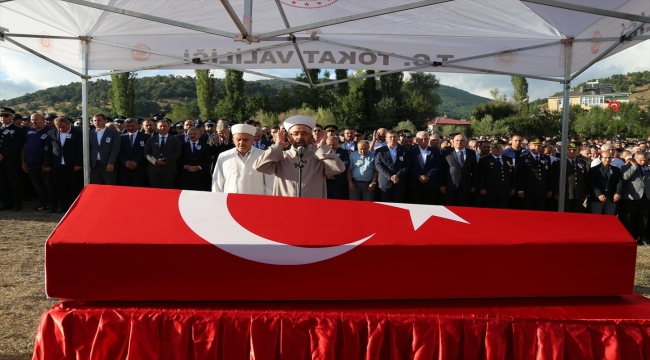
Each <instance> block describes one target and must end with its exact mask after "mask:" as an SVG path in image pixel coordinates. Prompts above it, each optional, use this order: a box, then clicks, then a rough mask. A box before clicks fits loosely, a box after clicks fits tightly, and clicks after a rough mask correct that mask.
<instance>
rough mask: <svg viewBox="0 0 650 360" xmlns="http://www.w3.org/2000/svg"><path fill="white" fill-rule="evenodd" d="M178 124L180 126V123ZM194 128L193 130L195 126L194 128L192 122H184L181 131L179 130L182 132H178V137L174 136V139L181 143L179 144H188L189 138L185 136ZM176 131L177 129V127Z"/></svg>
mask: <svg viewBox="0 0 650 360" xmlns="http://www.w3.org/2000/svg"><path fill="white" fill-rule="evenodd" d="M179 124H181V123H179ZM177 126H178V125H177ZM194 128H195V126H194V121H192V120H185V122H183V123H182V130H180V131H182V132H179V133H178V135H176V137H177V138H178V140H180V141H181V143H185V142H188V141H190V138H189V136H188V135H187V132H188V131H189V130H190V129H194ZM177 129H178V127H177Z"/></svg>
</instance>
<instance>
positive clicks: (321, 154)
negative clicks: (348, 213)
mask: <svg viewBox="0 0 650 360" xmlns="http://www.w3.org/2000/svg"><path fill="white" fill-rule="evenodd" d="M314 126H316V120H314V119H313V118H311V117H309V116H305V115H295V116H292V117H290V118H288V119H287V120H285V121H284V129H281V130H280V132H279V133H278V135H277V141H276V143H275V144H273V145H272V146H271V147H270V148H269V150H267V151H265V152H264V154H262V156H260V157H259V158H258V159H257V160H256V161H255V165H254V167H255V169H256V170H257V171H260V172H263V173H265V174H269V175H271V174H273V175H275V181H274V182H273V195H280V196H298V186H299V185H298V169H297V168H296V165H295V164H296V163H298V160H299V156H298V152H297V150H298V149H299V148H300V147H302V148H303V149H304V155H303V160H304V168H303V169H302V184H300V185H301V186H302V197H311V198H322V199H325V198H327V184H326V182H325V180H326V179H327V178H331V177H333V176H334V175H337V174H340V173H342V172H344V171H345V165H344V164H343V162H342V161H341V159H339V157H338V156H337V155H336V152H335V151H334V150H332V148H330V147H329V146H328V145H327V144H325V138H323V139H321V141H319V142H318V143H317V144H316V146H313V145H311V144H312V129H313V128H314ZM289 145H291V148H289V149H288V150H286V151H282V149H283V148H285V147H287V146H289Z"/></svg>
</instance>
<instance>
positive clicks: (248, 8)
mask: <svg viewBox="0 0 650 360" xmlns="http://www.w3.org/2000/svg"><path fill="white" fill-rule="evenodd" d="M243 23H244V28H245V29H246V32H248V33H249V34H252V33H253V0H244V21H243Z"/></svg>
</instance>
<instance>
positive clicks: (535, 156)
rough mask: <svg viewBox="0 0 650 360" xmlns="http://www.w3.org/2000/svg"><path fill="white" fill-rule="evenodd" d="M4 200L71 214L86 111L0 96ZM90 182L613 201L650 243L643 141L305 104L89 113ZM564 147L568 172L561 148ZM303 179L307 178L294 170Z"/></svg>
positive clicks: (419, 200) (480, 199) (419, 199)
mask: <svg viewBox="0 0 650 360" xmlns="http://www.w3.org/2000/svg"><path fill="white" fill-rule="evenodd" d="M0 114H1V115H2V126H1V127H0V189H2V192H1V194H0V209H2V210H9V209H13V210H16V211H20V210H22V200H23V188H25V189H30V188H31V189H33V193H34V195H35V197H36V198H37V199H38V204H37V206H35V207H34V208H33V210H35V211H44V212H45V211H49V212H51V213H54V214H62V213H65V211H67V209H68V208H69V206H70V205H71V204H72V202H73V201H74V199H75V198H76V197H77V196H78V194H79V192H80V191H81V189H82V188H83V171H82V169H83V141H82V140H83V133H82V123H81V121H83V120H82V119H77V121H74V122H73V121H72V120H70V119H68V118H65V117H54V116H49V115H45V116H44V115H42V114H33V115H31V116H30V117H25V118H23V117H21V116H20V115H17V114H15V112H14V111H13V110H12V109H10V108H6V107H5V108H0ZM90 128H91V129H90V132H89V150H88V151H89V157H90V169H89V170H90V183H92V184H106V185H125V186H148V187H155V188H177V189H184V190H198V191H219V192H229V193H248V194H265V195H280V196H297V195H300V196H304V197H317V198H330V199H342V200H343V199H350V200H362V201H384V202H403V203H416V204H430V205H452V206H474V207H486V208H503V209H507V208H511V209H525V210H544V211H555V210H557V208H558V201H559V199H560V196H559V192H560V183H561V182H564V183H565V196H564V201H565V202H564V210H565V211H569V212H591V213H596V214H608V215H616V216H618V217H619V219H620V220H621V222H622V223H623V224H624V225H625V227H626V228H627V230H628V231H629V232H630V234H631V235H632V236H633V237H634V238H635V239H636V240H637V242H638V243H639V244H646V245H650V229H649V224H648V217H649V214H650V191H649V192H645V186H646V185H648V186H649V188H650V173H649V171H650V169H649V168H648V157H647V154H646V150H647V146H648V142H650V138H649V139H648V142H646V141H643V140H640V141H639V140H635V141H629V142H628V141H624V140H621V139H620V138H618V137H617V138H615V139H612V140H600V139H592V140H587V141H585V142H583V143H581V142H579V141H577V140H576V139H572V140H570V141H569V142H568V144H566V146H563V144H561V143H560V142H559V141H556V139H554V138H543V137H532V138H529V139H524V137H523V136H521V135H518V134H513V135H512V136H509V137H504V138H494V137H489V138H488V137H478V138H472V139H468V138H467V137H466V136H465V135H463V134H456V135H453V136H444V137H440V136H438V135H436V134H433V135H430V134H429V133H428V132H426V131H419V132H417V133H415V134H413V133H411V132H409V131H406V130H402V131H394V130H388V129H385V128H381V129H377V130H375V131H373V132H372V133H371V134H367V135H366V134H363V132H361V131H359V130H358V129H354V128H345V129H341V130H340V131H339V129H338V128H337V127H336V126H335V125H328V126H321V125H319V124H317V123H316V121H315V120H314V119H312V118H310V117H308V116H302V115H297V116H293V117H290V118H289V119H287V120H286V121H285V122H284V123H283V124H282V125H281V126H276V127H268V126H262V125H261V124H260V123H259V122H257V121H255V120H249V121H246V122H245V123H244V124H235V123H234V122H232V121H228V120H226V119H219V120H217V121H213V120H206V121H205V122H204V121H201V120H196V121H193V120H186V121H184V122H179V123H177V124H172V122H171V121H170V120H169V119H167V118H165V117H164V115H163V114H157V115H155V116H153V117H152V118H151V119H140V118H124V117H116V118H113V119H110V118H108V117H106V116H104V115H102V114H96V115H94V116H93V117H92V124H91V125H90ZM563 151H564V152H566V156H567V159H568V161H567V164H566V171H565V174H564V178H563V179H561V178H560V176H561V175H562V172H561V168H560V161H559V159H560V153H561V152H563ZM299 171H300V172H301V182H298V172H299Z"/></svg>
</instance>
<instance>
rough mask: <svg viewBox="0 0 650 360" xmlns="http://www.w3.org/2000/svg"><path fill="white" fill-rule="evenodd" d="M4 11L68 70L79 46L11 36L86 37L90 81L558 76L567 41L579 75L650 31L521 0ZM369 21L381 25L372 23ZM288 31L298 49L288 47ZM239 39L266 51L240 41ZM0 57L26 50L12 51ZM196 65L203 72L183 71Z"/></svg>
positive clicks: (21, 5) (94, 5)
mask: <svg viewBox="0 0 650 360" xmlns="http://www.w3.org/2000/svg"><path fill="white" fill-rule="evenodd" d="M530 1H534V2H548V3H553V2H556V3H557V1H555V0H530ZM276 3H277V4H276ZM564 4H569V6H589V7H592V8H595V9H596V10H601V11H604V12H612V11H615V12H616V13H624V14H627V15H629V16H628V17H630V16H632V18H634V16H635V15H636V18H642V19H645V17H647V15H645V14H650V2H648V1H647V0H566V2H565V3H564ZM278 5H280V6H278ZM247 6H250V8H249V9H250V10H249V11H248V12H247V11H246V8H247ZM229 8H230V9H231V12H229V11H228V10H229ZM279 8H281V9H282V12H284V14H286V23H285V21H284V20H285V19H283V17H282V14H281V11H280V9H279ZM0 9H1V11H0V26H1V27H3V28H5V29H7V31H6V34H7V35H9V36H8V38H10V39H11V40H14V41H18V42H19V43H20V44H22V45H24V46H26V47H27V48H30V49H32V50H34V51H35V52H36V53H39V54H41V55H44V56H46V57H48V58H50V59H52V60H54V61H56V62H59V63H61V64H64V65H67V66H72V67H77V68H81V66H82V63H81V56H80V51H81V50H80V49H81V47H80V46H79V41H76V40H66V39H52V38H38V37H36V38H20V37H14V36H13V34H29V35H33V36H44V35H49V36H64V37H66V36H67V37H72V38H78V37H80V36H82V37H90V38H91V41H90V49H89V63H88V68H89V69H90V70H110V69H119V70H129V69H139V68H145V67H146V68H155V67H161V66H164V65H167V66H165V67H166V68H169V69H191V68H235V69H240V70H244V69H249V70H250V69H283V68H285V69H296V68H301V67H302V64H301V59H300V56H298V55H302V58H303V61H304V62H305V67H307V68H336V69H339V68H340V69H375V70H384V71H398V70H418V71H449V72H479V71H482V72H494V73H503V74H518V75H522V76H529V77H535V76H537V77H562V76H564V68H565V62H564V56H565V52H564V49H565V45H564V43H563V42H565V40H566V39H568V38H573V50H572V54H571V55H572V58H571V69H572V70H573V72H576V71H578V70H579V69H582V68H584V67H586V66H588V65H590V63H591V62H592V61H594V60H598V58H599V57H602V56H603V55H604V54H606V55H605V56H609V55H612V54H614V53H616V52H619V51H622V50H624V49H625V48H627V47H630V46H632V45H634V44H637V43H638V42H640V41H642V40H633V41H629V42H626V43H624V44H621V45H620V46H618V47H616V48H615V49H614V50H613V51H611V52H609V53H606V52H607V50H609V48H610V46H612V45H614V44H617V43H619V42H620V41H619V39H620V37H621V35H625V34H626V32H631V31H633V30H634V29H637V28H638V29H639V31H637V32H636V35H643V34H644V33H646V32H648V33H650V24H642V23H637V22H635V21H633V20H625V19H621V18H616V17H607V16H603V15H596V14H590V13H584V12H579V11H574V10H568V9H562V8H558V7H553V6H547V5H541V4H537V3H533V2H522V1H518V0H454V1H449V0H424V1H413V0H374V1H352V0H317V1H310V0H301V1H298V0H277V1H272V0H267V1H255V2H253V1H252V0H232V1H230V2H228V1H226V0H222V1H221V2H219V1H207V0H138V1H132V0H93V1H86V0H13V1H5V2H2V3H0ZM383 9H389V10H392V12H391V11H387V10H383ZM404 9H406V10H404ZM377 13H381V14H383V15H379V16H370V15H375V14H377ZM248 14H250V15H251V16H250V17H249V16H248ZM231 15H233V16H234V18H235V19H237V20H235V21H234V20H233V16H231ZM357 18H359V19H357ZM247 19H252V20H251V21H250V22H248V21H247ZM350 19H353V20H352V21H344V20H350ZM314 23H316V25H310V24H314ZM331 23H334V24H332V25H328V24H331ZM287 24H288V26H290V27H291V29H292V33H293V34H294V35H295V36H296V37H297V46H295V45H294V44H293V43H292V42H291V41H289V40H288V38H287V35H288V34H287V30H286V26H287ZM238 25H239V26H238ZM296 27H297V28H296ZM242 29H243V30H242ZM244 31H245V32H247V33H246V34H245V35H250V36H249V37H248V39H253V40H255V39H257V38H258V37H260V38H262V41H259V42H252V43H246V42H241V41H236V40H235V39H234V37H235V36H241V33H242V32H244ZM646 37H647V36H646ZM597 39H601V40H602V41H597ZM0 46H2V47H6V48H11V49H15V50H19V51H26V50H25V49H23V48H20V47H18V46H16V44H14V43H12V42H9V41H4V42H0ZM133 48H139V49H144V50H145V51H139V50H137V49H133ZM524 48H527V49H524ZM146 49H149V50H146ZM298 51H299V52H300V53H298ZM500 51H507V52H506V53H498V52H500ZM228 53H235V55H229V54H228ZM214 57H219V58H214ZM474 57H478V58H474ZM192 58H200V59H202V60H204V61H203V63H202V64H196V63H191V59H192ZM468 58H472V59H468ZM418 60H420V61H418ZM433 62H440V63H441V64H436V65H442V66H436V67H433V66H431V65H432V63H433ZM170 63H172V64H173V65H168V64H170Z"/></svg>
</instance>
